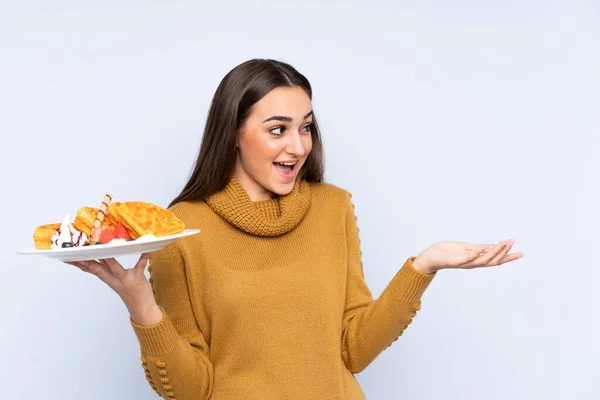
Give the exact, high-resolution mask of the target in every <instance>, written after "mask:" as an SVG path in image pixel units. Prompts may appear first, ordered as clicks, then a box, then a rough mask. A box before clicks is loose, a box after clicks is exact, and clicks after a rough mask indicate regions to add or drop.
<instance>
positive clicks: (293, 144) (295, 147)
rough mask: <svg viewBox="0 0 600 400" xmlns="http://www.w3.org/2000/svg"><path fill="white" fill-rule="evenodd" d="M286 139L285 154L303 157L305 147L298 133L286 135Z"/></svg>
mask: <svg viewBox="0 0 600 400" xmlns="http://www.w3.org/2000/svg"><path fill="white" fill-rule="evenodd" d="M287 138H288V142H287V146H286V149H285V150H286V152H287V153H288V154H292V155H294V156H296V157H304V155H305V154H306V146H305V143H304V141H303V140H302V136H301V135H300V133H295V134H291V135H288V136H287Z"/></svg>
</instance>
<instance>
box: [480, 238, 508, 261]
mask: <svg viewBox="0 0 600 400" xmlns="http://www.w3.org/2000/svg"><path fill="white" fill-rule="evenodd" d="M504 246H505V243H504V241H500V242H498V243H497V244H496V245H495V246H493V247H490V248H488V250H487V251H486V252H485V253H484V255H483V256H482V257H481V258H480V259H479V260H477V263H478V264H479V265H480V266H483V265H486V266H487V265H488V264H489V263H490V262H491V260H492V259H493V258H494V257H496V256H497V255H498V253H500V252H501V251H502V250H503V249H504Z"/></svg>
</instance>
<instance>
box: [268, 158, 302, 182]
mask: <svg viewBox="0 0 600 400" xmlns="http://www.w3.org/2000/svg"><path fill="white" fill-rule="evenodd" d="M273 165H274V166H275V169H276V170H277V171H279V173H281V175H283V176H284V177H286V178H289V177H291V176H293V175H294V171H295V170H296V166H297V165H298V162H297V161H293V162H274V163H273Z"/></svg>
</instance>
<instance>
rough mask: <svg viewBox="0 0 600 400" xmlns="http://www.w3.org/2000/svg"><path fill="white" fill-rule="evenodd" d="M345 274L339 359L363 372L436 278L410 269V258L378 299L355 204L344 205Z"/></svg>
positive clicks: (412, 313)
mask: <svg viewBox="0 0 600 400" xmlns="http://www.w3.org/2000/svg"><path fill="white" fill-rule="evenodd" d="M346 240H347V260H348V275H347V283H346V301H345V308H344V319H343V333H342V358H343V360H344V362H345V364H346V367H347V368H348V369H349V370H350V372H352V373H359V372H361V371H363V370H364V369H365V368H366V367H367V366H368V365H369V364H370V363H371V362H372V361H373V360H374V359H375V358H376V357H377V356H378V355H379V354H380V353H381V352H382V351H383V350H385V349H386V348H388V347H389V346H391V344H392V343H393V342H394V341H396V340H397V339H398V337H399V336H400V335H402V333H403V332H404V330H405V329H406V327H407V326H408V325H409V324H410V323H411V322H412V319H413V318H414V317H415V316H416V314H417V311H418V310H420V308H421V296H422V295H423V293H424V292H425V289H426V288H427V286H428V285H429V283H430V282H431V280H432V279H433V277H434V276H435V273H433V274H424V273H421V272H419V271H417V270H416V269H414V268H413V266H412V261H413V260H414V259H415V258H416V257H414V256H413V257H409V258H408V259H407V260H406V262H405V263H404V265H403V266H402V267H401V268H400V270H399V271H398V272H397V273H396V275H395V276H394V277H393V279H392V280H391V282H390V283H389V284H388V286H387V287H386V288H385V290H384V291H383V292H382V293H381V295H380V296H379V298H378V299H377V300H373V298H372V294H371V291H370V290H369V288H368V286H367V284H366V282H365V279H364V272H363V266H362V253H361V250H360V239H359V229H358V225H357V221H356V215H355V212H354V204H353V203H352V201H351V195H349V197H348V200H347V204H346Z"/></svg>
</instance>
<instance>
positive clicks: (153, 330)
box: [129, 307, 180, 356]
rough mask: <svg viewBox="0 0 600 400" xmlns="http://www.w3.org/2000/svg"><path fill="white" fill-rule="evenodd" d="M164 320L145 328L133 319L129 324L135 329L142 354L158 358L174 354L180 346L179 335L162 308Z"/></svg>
mask: <svg viewBox="0 0 600 400" xmlns="http://www.w3.org/2000/svg"><path fill="white" fill-rule="evenodd" d="M161 311H162V313H163V318H162V319H161V320H160V321H159V322H158V323H156V324H154V325H150V326H145V325H139V324H136V323H135V322H134V321H133V320H132V319H131V318H130V319H129V322H130V324H131V326H132V327H133V331H134V332H135V334H136V336H137V338H138V340H139V342H140V348H141V351H142V354H144V355H148V356H157V355H161V354H168V353H170V352H172V351H173V350H174V349H175V348H176V347H177V345H178V344H179V339H180V337H179V334H178V333H177V330H176V329H175V327H174V326H173V323H172V322H171V320H170V319H169V317H168V316H167V313H166V312H165V310H164V309H162V307H161Z"/></svg>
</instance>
